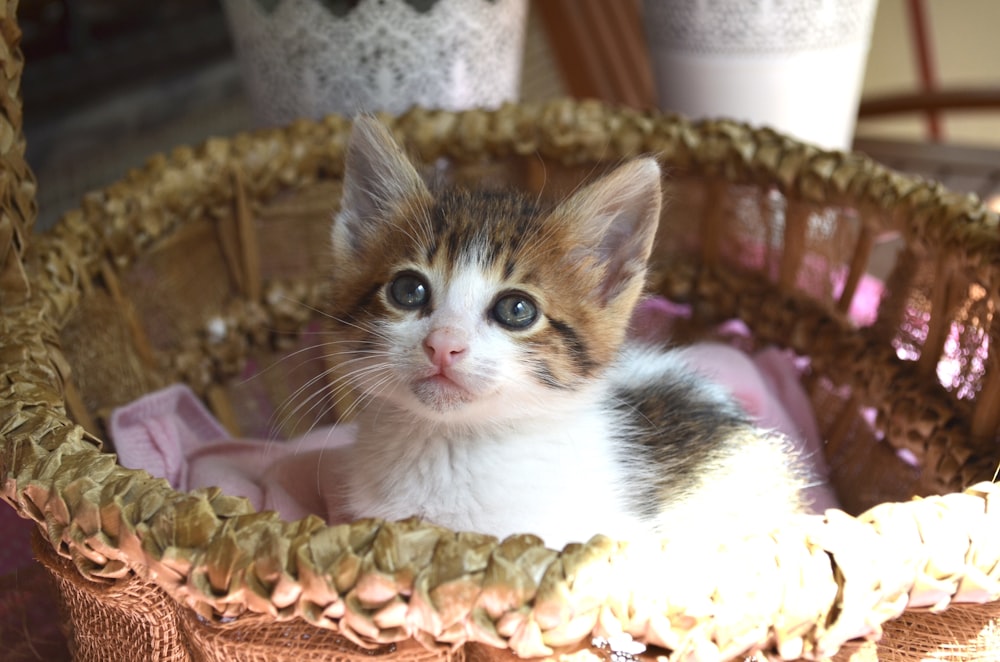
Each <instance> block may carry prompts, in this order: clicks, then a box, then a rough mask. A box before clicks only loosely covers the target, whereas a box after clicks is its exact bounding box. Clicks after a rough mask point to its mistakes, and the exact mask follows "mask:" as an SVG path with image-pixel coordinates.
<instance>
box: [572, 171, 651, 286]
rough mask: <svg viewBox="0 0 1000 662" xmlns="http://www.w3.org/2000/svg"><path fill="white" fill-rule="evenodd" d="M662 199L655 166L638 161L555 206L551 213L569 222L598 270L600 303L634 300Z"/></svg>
mask: <svg viewBox="0 0 1000 662" xmlns="http://www.w3.org/2000/svg"><path fill="white" fill-rule="evenodd" d="M662 198H663V195H662V189H661V185H660V166H659V164H658V163H657V162H656V160H655V159H652V158H641V159H636V160H634V161H630V162H629V163H626V164H625V165H623V166H621V167H619V168H617V169H616V170H614V171H613V172H612V173H611V174H609V175H606V176H605V177H603V178H601V179H599V180H598V181H596V182H594V183H592V184H590V185H588V186H586V187H585V188H583V189H582V190H581V191H579V192H577V193H576V194H574V195H573V196H572V197H570V198H569V199H568V200H566V201H565V202H564V203H562V204H561V205H560V206H559V207H558V208H557V210H556V213H557V214H559V215H564V216H565V217H568V218H572V219H573V222H574V223H575V224H576V227H577V229H578V231H579V238H580V240H581V244H582V248H583V250H584V251H586V252H587V253H588V257H590V258H591V259H594V260H596V262H597V263H598V264H599V265H600V266H601V268H602V270H603V272H604V277H603V282H602V284H601V286H600V287H601V291H600V292H599V294H600V296H601V298H602V300H603V301H604V303H609V302H610V301H612V300H614V299H617V298H618V297H619V296H620V295H622V294H626V293H627V294H630V295H631V297H638V296H639V293H640V291H641V288H642V285H643V280H644V279H645V275H646V262H647V260H648V259H649V255H650V253H651V252H652V249H653V239H654V238H655V236H656V228H657V226H658V225H659V222H660V207H661V205H662ZM581 257H582V256H581ZM631 297H630V298H631Z"/></svg>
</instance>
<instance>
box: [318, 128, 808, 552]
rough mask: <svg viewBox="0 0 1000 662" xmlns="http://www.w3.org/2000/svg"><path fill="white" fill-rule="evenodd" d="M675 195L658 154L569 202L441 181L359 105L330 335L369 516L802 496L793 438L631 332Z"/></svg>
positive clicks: (659, 522)
mask: <svg viewBox="0 0 1000 662" xmlns="http://www.w3.org/2000/svg"><path fill="white" fill-rule="evenodd" d="M660 204H661V190H660V169H659V166H658V165H657V163H656V161H655V160H653V159H651V158H641V159H636V160H634V161H631V162H629V163H626V164H624V165H622V166H620V167H619V168H618V169H617V170H615V171H614V172H612V173H611V174H609V175H607V176H605V177H604V178H603V179H600V180H599V181H597V182H595V183H592V184H590V185H588V186H586V187H585V188H583V189H581V190H579V191H578V192H576V193H575V194H573V195H572V196H571V197H569V198H568V199H567V200H565V201H563V202H562V203H561V204H558V205H556V206H554V207H544V206H541V205H540V204H539V203H538V202H536V201H535V200H534V199H532V198H528V197H525V196H523V195H520V194H517V193H513V192H470V191H465V190H456V189H448V190H442V191H436V192H432V191H431V190H430V189H429V188H428V187H427V186H426V185H425V184H424V182H423V181H422V180H421V178H420V176H419V175H418V173H417V171H416V170H415V168H414V167H413V165H412V164H411V163H410V162H409V161H408V160H407V158H406V157H405V155H404V154H403V152H402V150H401V149H400V147H399V146H398V145H397V144H396V143H395V142H394V141H393V139H392V137H391V136H390V134H389V133H388V131H387V130H386V129H385V128H384V127H383V126H382V125H381V124H379V123H378V122H377V121H375V120H373V119H371V118H360V119H358V120H357V122H356V123H355V126H354V129H353V132H352V135H351V138H350V143H349V147H348V152H347V162H346V171H345V175H344V194H343V200H342V206H341V210H340V212H339V213H338V214H337V216H336V218H335V221H334V225H333V230H332V235H333V250H334V266H335V268H334V275H333V285H334V287H333V291H334V294H333V300H332V311H331V314H332V316H333V317H334V319H335V320H336V329H335V330H334V333H335V335H336V336H337V342H338V343H339V347H341V348H342V349H341V350H340V351H342V352H343V354H342V356H344V357H345V358H344V359H343V360H342V371H343V374H344V379H345V380H347V381H348V382H349V383H350V385H351V386H352V387H353V389H354V390H355V391H356V393H357V394H358V404H359V405H360V410H359V412H358V416H357V424H358V437H357V442H356V444H355V445H354V446H353V447H352V448H351V449H350V451H349V452H350V455H349V458H348V460H347V467H346V472H345V478H344V480H345V481H346V490H347V494H346V500H347V505H348V508H349V510H350V512H351V513H352V515H354V516H356V517H381V518H386V519H401V518H405V517H409V516H414V515H416V516H420V517H422V518H425V519H427V520H429V521H431V522H435V523H437V524H440V525H443V526H447V527H449V528H452V529H455V530H472V531H479V532H483V533H489V534H493V535H496V536H498V537H501V538H503V537H505V536H507V535H510V534H514V533H534V534H537V535H539V536H541V537H542V538H544V540H545V541H546V542H547V544H549V545H550V546H561V545H563V544H565V543H567V542H571V541H586V540H587V539H589V538H590V537H591V536H592V535H594V534H596V533H604V534H607V535H609V536H611V537H613V538H618V539H635V538H638V537H644V536H650V535H655V536H665V535H670V534H672V533H673V534H674V535H676V534H677V532H682V533H683V532H684V531H687V530H689V529H690V528H691V527H695V528H697V529H703V528H704V527H708V528H709V529H710V530H719V531H729V532H731V533H733V534H737V533H738V532H739V531H741V530H745V531H752V530H754V529H756V528H758V527H761V526H765V527H766V526H768V525H770V524H773V523H777V522H779V521H780V520H781V519H782V518H783V517H787V516H789V515H790V514H791V513H793V512H795V511H797V510H798V509H799V508H800V505H801V504H800V498H799V490H800V487H802V485H803V480H802V476H801V475H800V472H799V470H798V469H797V467H796V464H795V462H794V461H793V459H792V457H791V454H790V453H789V444H788V441H787V440H786V439H785V438H783V437H782V436H781V435H779V434H777V433H772V432H767V431H763V430H759V429H756V428H754V427H753V425H752V424H751V423H750V421H749V420H748V418H747V416H746V414H745V413H743V411H742V410H741V409H740V408H739V406H738V405H737V404H736V403H735V402H734V401H733V399H732V397H731V396H729V395H728V394H727V393H725V392H724V391H723V390H722V389H721V388H719V387H716V386H714V385H712V384H709V383H708V382H706V381H704V380H703V379H701V378H699V377H697V376H695V375H694V374H692V373H691V371H690V370H689V369H688V368H686V366H685V362H684V359H683V350H671V351H667V350H664V349H662V348H656V347H649V346H640V345H637V344H633V343H631V342H630V341H628V340H626V331H627V327H628V323H629V318H630V316H631V313H632V310H633V308H634V307H635V305H636V303H637V301H638V300H639V298H640V296H641V293H642V289H643V282H644V278H645V275H646V262H647V259H648V257H649V255H650V251H651V247H652V243H653V237H654V234H655V232H656V227H657V223H658V220H659V216H660Z"/></svg>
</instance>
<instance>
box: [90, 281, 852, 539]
mask: <svg viewBox="0 0 1000 662" xmlns="http://www.w3.org/2000/svg"><path fill="white" fill-rule="evenodd" d="M684 313H685V311H684V309H683V308H682V307H678V306H675V305H673V304H671V303H669V302H667V301H665V300H663V299H658V298H654V299H650V300H647V301H646V302H644V303H643V304H642V305H641V306H640V308H639V309H638V311H637V312H636V316H635V318H634V320H633V325H632V328H633V333H634V335H636V336H639V337H649V338H659V337H661V336H662V335H663V334H664V333H667V332H668V331H669V327H670V323H671V322H672V321H673V320H675V319H676V318H677V317H678V316H683V315H684ZM682 351H683V352H684V353H685V354H686V357H687V360H688V361H689V363H690V365H691V367H692V368H693V369H694V370H697V371H698V372H700V373H702V374H703V375H705V376H706V377H708V378H709V379H712V380H714V381H716V382H717V383H719V384H721V385H722V386H724V387H725V388H727V389H728V390H730V391H731V392H732V393H733V395H734V396H735V397H736V399H737V400H738V401H739V402H740V403H741V404H742V405H743V407H744V408H745V409H746V411H747V412H748V413H749V414H750V415H751V416H752V417H753V418H754V419H755V420H756V421H757V422H758V424H759V425H761V426H763V427H768V428H774V429H777V430H780V431H782V432H784V433H785V434H786V435H788V436H789V437H790V438H792V439H793V440H794V441H795V443H796V445H797V447H798V449H799V450H800V452H801V453H802V455H803V457H805V458H807V461H808V462H809V463H810V464H811V465H812V467H813V473H814V474H815V476H816V479H817V480H816V484H815V485H814V486H813V487H811V488H810V494H809V498H810V500H811V502H812V504H813V509H814V510H815V511H817V512H822V511H823V510H825V509H826V508H831V507H836V503H837V502H836V498H835V497H834V496H833V492H832V490H831V489H830V488H829V487H828V485H827V484H826V477H827V469H826V466H825V463H824V461H823V453H822V449H821V446H822V442H821V440H820V436H819V432H818V430H817V426H816V421H815V419H814V418H813V415H812V410H811V405H810V402H809V399H808V397H807V396H806V393H805V391H804V390H803V389H802V386H801V384H800V382H799V367H798V366H797V365H796V361H795V358H794V357H793V356H792V355H791V354H789V353H787V352H785V351H783V350H779V349H775V348H769V349H764V350H762V351H760V352H757V353H756V354H754V355H752V356H751V355H749V354H747V353H745V352H743V351H741V350H739V349H736V348H735V347H733V346H730V345H726V344H722V343H716V342H705V343H698V344H695V345H691V346H689V347H687V348H685V349H683V350H682ZM110 431H111V437H112V439H113V441H114V443H115V447H116V449H117V451H118V459H119V462H120V463H121V464H122V465H123V466H125V467H129V468H133V469H145V470H146V471H148V472H149V473H150V474H152V475H153V476H157V477H161V478H166V479H167V480H168V481H169V482H170V484H171V486H173V487H174V488H175V489H178V490H181V491H187V490H192V489H197V488H200V487H210V486H218V487H220V488H222V490H223V491H224V492H226V493H227V494H231V495H234V496H245V497H247V498H248V499H250V501H251V503H253V505H254V507H255V508H257V509H258V510H275V511H277V512H278V513H280V514H281V516H282V517H284V518H286V519H289V520H295V519H299V518H301V517H304V516H306V515H308V514H316V515H320V516H322V517H325V518H326V519H327V521H329V522H331V523H332V522H339V521H344V520H345V519H346V518H347V515H346V513H344V512H343V511H342V510H341V509H340V500H339V499H338V493H337V485H336V484H334V481H331V480H326V481H324V480H322V477H323V476H332V475H334V473H335V467H336V466H337V463H338V461H339V458H338V455H339V450H338V449H341V448H343V447H344V446H346V445H348V444H350V443H351V442H352V441H353V439H354V434H355V428H354V426H353V425H340V426H333V427H325V428H320V429H316V430H314V431H313V432H310V433H309V434H307V435H304V436H302V437H298V438H296V439H290V440H287V441H263V440H252V439H232V438H230V436H229V434H228V433H227V432H226V430H225V428H223V427H222V425H221V424H220V423H219V422H218V421H217V420H216V419H215V418H214V417H213V416H212V414H211V413H210V412H209V411H208V410H207V409H206V408H205V406H204V405H203V404H202V403H201V401H200V400H199V399H198V398H197V397H196V396H195V395H194V393H193V392H191V390H190V389H188V387H186V386H184V385H180V384H178V385H174V386H170V387H167V388H165V389H163V390H161V391H157V392H155V393H151V394H149V395H146V396H144V397H142V398H140V399H139V400H136V401H135V402H132V403H130V404H128V405H125V406H124V407H121V408H119V409H117V410H115V411H114V412H113V414H112V416H111V425H110ZM304 478H308V480H304Z"/></svg>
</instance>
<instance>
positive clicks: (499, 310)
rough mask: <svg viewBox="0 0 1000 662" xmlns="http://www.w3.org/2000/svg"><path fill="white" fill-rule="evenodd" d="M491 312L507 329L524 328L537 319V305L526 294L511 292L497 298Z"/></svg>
mask: <svg viewBox="0 0 1000 662" xmlns="http://www.w3.org/2000/svg"><path fill="white" fill-rule="evenodd" d="M491 314H492V315H493V319H495V320H496V321H497V322H500V324H502V325H504V326H505V327H507V328H508V329H526V328H528V327H529V326H531V325H532V324H534V323H535V320H536V319H538V307H537V306H536V305H535V302H534V301H532V300H531V299H530V298H529V297H528V296H527V295H526V294H521V293H520V292H511V293H510V294H505V295H503V296H502V297H500V298H499V299H497V302H496V303H495V304H493V310H492V311H491Z"/></svg>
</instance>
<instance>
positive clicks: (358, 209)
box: [333, 115, 427, 250]
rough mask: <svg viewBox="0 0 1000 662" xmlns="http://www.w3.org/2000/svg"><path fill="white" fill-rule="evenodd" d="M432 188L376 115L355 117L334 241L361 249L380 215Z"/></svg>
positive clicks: (336, 245)
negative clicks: (425, 183)
mask: <svg viewBox="0 0 1000 662" xmlns="http://www.w3.org/2000/svg"><path fill="white" fill-rule="evenodd" d="M426 193H427V187H426V186H425V185H424V183H423V180H421V179H420V175H419V174H418V173H417V170H416V168H414V167H413V164H412V163H411V162H410V160H409V159H408V158H407V157H406V154H404V153H403V149H402V148H401V147H400V146H399V145H398V144H397V143H396V141H395V140H393V138H392V135H391V134H390V133H389V130H388V129H386V128H385V126H384V125H383V124H382V123H381V122H379V121H378V120H377V119H375V118H374V117H370V116H367V115H361V116H359V117H358V118H357V119H355V121H354V126H353V128H352V129H351V136H350V138H349V140H348V145H347V156H346V159H345V164H344V189H343V197H342V198H341V203H340V212H338V214H337V216H336V218H335V219H334V224H333V240H334V246H335V247H337V248H338V250H339V249H340V248H342V247H345V246H351V247H352V248H354V249H358V248H360V247H361V246H363V245H364V243H365V239H366V238H368V237H371V236H373V234H374V230H375V229H376V227H377V225H378V223H379V221H381V220H384V219H386V218H387V217H388V216H390V215H391V213H392V211H393V210H394V209H396V208H397V207H398V206H399V205H400V204H401V203H402V202H403V201H404V200H405V199H407V198H410V197H412V196H414V195H421V194H426Z"/></svg>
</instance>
